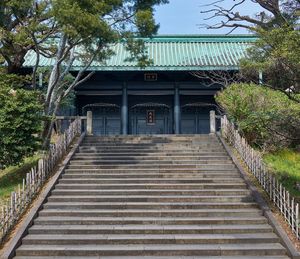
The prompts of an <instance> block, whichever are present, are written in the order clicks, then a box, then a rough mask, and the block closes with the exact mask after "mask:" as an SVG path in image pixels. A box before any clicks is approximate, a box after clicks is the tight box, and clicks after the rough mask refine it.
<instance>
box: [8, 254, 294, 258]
mask: <svg viewBox="0 0 300 259" xmlns="http://www.w3.org/2000/svg"><path fill="white" fill-rule="evenodd" d="M32 258H34V259H54V258H53V257H52V256H16V257H14V259H32ZM67 258H68V259H86V258H88V259H99V256H68V257H67ZM120 258H122V259H289V258H290V257H288V256H274V255H272V256H267V255H266V256H261V255H259V256H232V255H230V256H172V257H170V256H122V257H120V256H117V257H116V256H101V259H120ZM55 259H66V257H65V256H55Z"/></svg>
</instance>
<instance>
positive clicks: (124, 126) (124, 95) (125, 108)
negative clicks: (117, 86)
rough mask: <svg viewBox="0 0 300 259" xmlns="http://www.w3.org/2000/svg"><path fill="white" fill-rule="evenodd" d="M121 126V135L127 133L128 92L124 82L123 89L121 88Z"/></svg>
mask: <svg viewBox="0 0 300 259" xmlns="http://www.w3.org/2000/svg"><path fill="white" fill-rule="evenodd" d="M121 128H122V135H127V134H128V93H127V85H126V83H124V84H123V90H122V107H121Z"/></svg>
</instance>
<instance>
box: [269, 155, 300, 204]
mask: <svg viewBox="0 0 300 259" xmlns="http://www.w3.org/2000/svg"><path fill="white" fill-rule="evenodd" d="M264 161H265V162H266V163H267V165H268V167H269V168H270V170H271V171H272V172H273V173H274V174H276V176H277V177H278V179H279V180H280V182H282V184H283V185H284V186H285V187H286V188H287V189H288V190H289V191H290V193H291V194H292V195H293V196H294V197H298V198H300V190H299V189H298V188H297V184H300V174H299V172H300V152H299V151H296V150H291V149H283V150H280V151H277V152H274V153H269V154H266V155H265V156H264Z"/></svg>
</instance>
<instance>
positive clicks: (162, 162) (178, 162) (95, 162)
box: [70, 159, 233, 165]
mask: <svg viewBox="0 0 300 259" xmlns="http://www.w3.org/2000/svg"><path fill="white" fill-rule="evenodd" d="M70 164H71V165H105V164H109V165H110V164H113V165H115V164H118V165H120V164H128V165H135V164H139V165H146V164H151V165H153V164H155V165H172V164H175V165H190V164H203V165H214V164H233V162H232V161H231V160H228V159H226V160H220V159H219V160H183V159H181V160H180V159H174V160H151V159H149V160H138V159H136V160H134V159H129V160H125V159H124V160H104V159H103V160H101V159H97V160H95V159H94V160H74V161H71V162H70Z"/></svg>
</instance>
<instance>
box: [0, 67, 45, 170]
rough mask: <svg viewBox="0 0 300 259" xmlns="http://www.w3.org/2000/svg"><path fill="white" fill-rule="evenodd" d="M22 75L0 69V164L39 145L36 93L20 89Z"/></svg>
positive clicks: (18, 159)
mask: <svg viewBox="0 0 300 259" xmlns="http://www.w3.org/2000/svg"><path fill="white" fill-rule="evenodd" d="M24 82H26V78H23V77H18V76H15V75H6V74H3V73H0V167H5V166H8V165H15V164H18V163H20V162H21V161H22V160H23V159H24V157H26V156H30V155H32V154H33V153H34V152H35V151H36V150H37V148H38V146H39V145H40V141H39V139H38V137H37V136H38V134H39V133H40V130H41V125H42V121H41V120H42V106H41V105H40V102H39V93H38V92H36V91H30V90H25V89H23V88H22V87H23V84H24Z"/></svg>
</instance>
